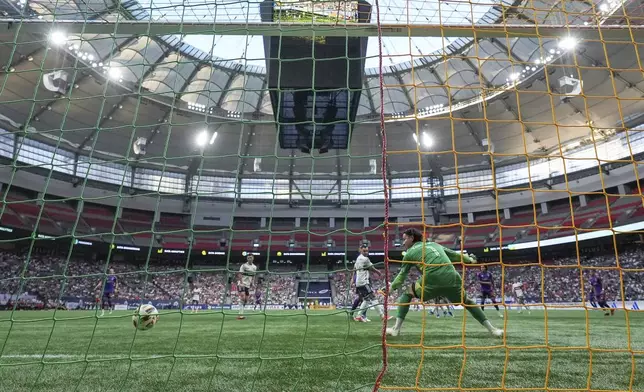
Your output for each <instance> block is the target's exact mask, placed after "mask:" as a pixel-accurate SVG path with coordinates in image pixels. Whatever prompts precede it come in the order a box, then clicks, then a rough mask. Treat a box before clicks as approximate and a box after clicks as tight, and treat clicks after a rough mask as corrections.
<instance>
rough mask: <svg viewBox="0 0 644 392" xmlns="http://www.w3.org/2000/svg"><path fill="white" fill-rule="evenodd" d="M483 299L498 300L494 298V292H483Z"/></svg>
mask: <svg viewBox="0 0 644 392" xmlns="http://www.w3.org/2000/svg"><path fill="white" fill-rule="evenodd" d="M481 298H482V299H483V300H485V299H487V298H489V299H496V298H495V296H494V291H481Z"/></svg>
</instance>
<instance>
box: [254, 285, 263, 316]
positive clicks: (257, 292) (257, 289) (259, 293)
mask: <svg viewBox="0 0 644 392" xmlns="http://www.w3.org/2000/svg"><path fill="white" fill-rule="evenodd" d="M257 306H259V309H260V310H261V309H262V289H261V288H260V287H255V306H253V310H255V309H257Z"/></svg>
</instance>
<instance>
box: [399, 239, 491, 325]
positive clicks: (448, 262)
mask: <svg viewBox="0 0 644 392" xmlns="http://www.w3.org/2000/svg"><path fill="white" fill-rule="evenodd" d="M403 241H404V242H403V247H404V248H405V249H406V250H407V253H405V256H404V258H403V264H402V267H401V268H400V272H399V273H398V276H396V278H395V279H394V281H393V282H392V283H391V286H390V290H396V289H398V288H400V287H402V285H403V284H404V283H405V279H407V275H408V274H409V270H410V269H411V267H412V266H416V268H418V270H419V271H420V272H421V274H422V276H421V278H420V280H419V281H416V282H415V283H414V284H412V285H411V286H410V287H409V290H408V291H407V292H405V293H404V294H403V295H401V296H400V298H398V301H396V302H397V303H398V315H397V317H396V325H395V326H394V327H393V328H387V335H391V336H398V335H399V334H400V328H401V327H402V324H403V322H404V321H405V316H407V312H409V304H410V302H411V300H412V298H414V297H415V298H418V299H419V300H420V302H424V301H428V300H430V299H435V298H439V297H445V298H447V299H448V300H449V302H451V303H454V304H460V303H462V304H464V305H465V308H466V309H467V310H468V312H470V314H471V315H472V316H474V318H475V319H476V321H478V322H479V323H481V324H482V325H483V326H484V327H485V328H486V329H487V330H488V331H490V333H491V334H492V335H494V336H497V337H502V336H503V330H502V329H498V328H495V327H494V326H492V324H491V323H490V321H489V320H488V319H487V317H485V313H483V311H482V310H481V309H480V308H478V307H476V303H475V302H474V301H472V300H471V299H469V298H467V296H466V295H465V293H464V292H463V288H462V286H463V283H462V280H461V275H460V274H459V273H458V272H457V271H456V268H454V265H452V263H453V262H461V261H463V262H464V263H475V262H476V258H475V257H474V256H473V255H472V256H470V255H466V254H461V253H459V252H455V251H453V250H451V249H447V248H444V247H443V246H441V245H439V244H437V243H435V242H431V241H426V242H425V241H423V235H422V233H421V232H420V231H418V230H417V229H407V230H406V231H405V232H404V233H403ZM421 261H422V262H421ZM416 262H418V264H415V263H416Z"/></svg>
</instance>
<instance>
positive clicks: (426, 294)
mask: <svg viewBox="0 0 644 392" xmlns="http://www.w3.org/2000/svg"><path fill="white" fill-rule="evenodd" d="M412 287H413V292H414V297H416V298H418V299H419V300H420V301H421V302H424V301H429V300H432V299H438V298H441V297H444V298H446V299H447V301H448V302H449V303H452V304H460V303H463V302H465V298H466V297H465V293H463V289H462V288H461V286H427V285H426V286H423V285H422V283H421V282H419V281H416V282H415V283H414V285H413V286H412Z"/></svg>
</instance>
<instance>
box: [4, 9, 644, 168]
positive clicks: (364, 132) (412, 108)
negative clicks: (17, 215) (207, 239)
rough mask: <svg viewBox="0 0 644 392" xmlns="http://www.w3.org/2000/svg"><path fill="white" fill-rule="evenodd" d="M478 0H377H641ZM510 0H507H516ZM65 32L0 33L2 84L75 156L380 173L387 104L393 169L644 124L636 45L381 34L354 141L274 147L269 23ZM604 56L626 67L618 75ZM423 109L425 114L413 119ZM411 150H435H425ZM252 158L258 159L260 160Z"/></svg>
mask: <svg viewBox="0 0 644 392" xmlns="http://www.w3.org/2000/svg"><path fill="white" fill-rule="evenodd" d="M471 3H472V5H470V4H467V5H463V4H464V3H460V2H456V3H454V4H449V2H438V1H433V2H427V1H425V2H420V1H417V2H414V1H411V2H406V1H402V0H388V1H386V2H384V3H382V4H381V7H382V10H383V20H384V21H387V22H399V23H401V24H408V23H438V22H440V21H442V22H443V23H453V24H458V23H462V24H464V25H468V24H470V25H471V23H472V20H473V21H474V22H476V23H479V24H485V23H499V22H502V21H504V22H505V23H508V24H534V23H536V24H538V25H548V24H560V23H562V18H563V17H564V16H565V17H566V20H565V23H568V24H570V25H584V24H591V25H593V24H597V23H610V24H622V23H623V19H624V18H623V17H620V15H624V14H625V13H626V14H628V15H629V16H631V17H632V16H639V15H641V14H642V12H641V9H640V8H639V7H640V6H639V5H638V3H639V2H637V1H631V2H626V4H625V6H624V9H622V8H621V5H619V4H617V3H618V2H612V3H611V4H612V8H610V9H604V8H600V3H603V2H600V1H594V2H593V1H570V0H567V1H566V2H565V7H566V13H565V14H564V13H563V12H562V11H560V9H561V7H562V3H561V2H559V1H557V2H552V1H546V0H544V1H536V0H535V1H532V0H531V1H529V2H526V3H525V4H523V3H524V2H522V1H515V2H514V5H518V6H519V7H518V8H511V9H508V8H506V9H505V10H506V11H505V12H502V7H499V6H498V5H497V6H493V7H490V6H489V3H490V1H489V0H486V1H485V2H483V1H480V2H478V1H471ZM479 3H487V4H488V5H482V4H479ZM498 3H500V2H498ZM503 3H504V4H505V5H506V6H507V5H510V4H511V2H510V1H509V0H504V1H503ZM613 3H615V4H613ZM206 4H208V8H206V6H205V5H206ZM439 4H440V7H441V12H440V18H439V17H438V14H437V11H436V9H437V7H438V5H439ZM0 5H1V6H2V10H4V11H5V13H6V15H8V16H18V15H20V14H21V13H24V14H28V15H29V16H28V17H29V18H34V19H44V20H47V19H50V20H53V19H54V15H55V16H56V19H76V20H85V19H92V20H105V21H108V22H112V23H117V22H118V21H119V20H123V19H124V18H127V19H140V20H149V19H150V18H152V19H154V20H168V21H172V20H174V21H175V22H176V20H177V18H179V17H180V16H182V17H183V18H184V20H197V19H200V18H202V19H203V18H208V19H209V20H212V19H213V18H214V19H215V20H237V21H245V20H247V19H250V20H254V19H257V18H258V17H257V11H256V8H257V3H248V2H240V3H232V4H228V3H226V4H225V5H224V4H222V5H220V6H215V7H213V6H212V2H210V3H204V2H199V3H197V2H195V3H186V2H180V3H179V2H176V1H175V0H165V2H162V3H159V2H156V1H155V2H149V1H147V0H143V1H141V2H136V1H129V2H124V3H117V2H115V3H110V2H109V1H107V2H103V1H92V2H84V3H80V2H73V1H66V2H65V1H57V2H54V1H51V0H43V1H38V2H36V1H34V2H29V3H28V4H27V3H26V2H25V1H24V0H17V1H15V2H9V1H8V0H0ZM407 5H408V6H407ZM523 5H525V8H524V7H523ZM405 7H407V8H405ZM593 7H594V8H593ZM421 8H422V11H419V10H418V9H421ZM536 9H549V10H551V11H550V12H542V11H536ZM593 10H596V11H597V12H596V13H595V12H594V11H593ZM407 15H413V17H411V16H407ZM253 18H254V19H253ZM423 19H424V20H423ZM56 33H57V34H58V35H59V36H58V39H59V42H54V40H52V37H51V36H50V37H43V36H39V35H37V34H33V33H29V32H22V33H21V32H20V30H19V29H13V30H9V31H4V32H2V33H1V34H0V40H1V41H2V42H4V43H5V44H3V45H2V46H0V58H3V59H10V60H8V61H7V63H6V66H5V71H4V73H5V78H3V85H2V90H1V91H0V115H1V116H0V124H1V125H2V127H4V128H6V129H8V130H11V131H14V130H19V129H21V126H22V125H24V124H28V127H27V131H28V136H29V137H30V138H33V139H36V140H40V141H45V142H47V143H49V144H53V145H55V146H58V148H61V149H66V150H71V151H74V152H76V153H78V154H79V155H80V156H84V155H89V154H91V155H92V156H93V157H96V158H101V159H111V160H115V159H119V158H120V157H124V156H125V157H128V159H129V160H130V161H132V162H136V164H137V165H139V166H142V167H145V166H150V167H156V168H157V169H163V170H169V171H184V172H185V171H188V172H189V173H195V172H196V171H197V169H203V170H204V173H208V172H209V173H211V174H214V175H229V176H234V175H237V173H239V172H240V171H243V172H244V173H246V175H247V176H253V175H254V176H261V175H262V174H264V175H267V176H269V177H273V173H277V174H276V175H277V176H279V177H283V178H287V177H289V176H293V177H300V178H310V177H311V176H312V175H313V176H316V177H317V176H320V178H322V176H324V177H328V178H337V177H338V175H340V176H342V177H345V176H347V175H350V176H351V177H352V178H353V177H358V178H359V177H379V176H380V174H377V175H375V176H374V175H373V174H370V173H371V171H372V169H371V167H372V164H371V162H370V160H371V159H377V160H378V163H377V168H378V169H377V171H378V173H380V157H381V153H382V142H381V137H380V127H379V125H378V121H379V113H380V110H381V107H383V106H384V112H385V114H386V116H387V118H388V120H390V122H389V123H388V124H387V128H386V129H387V139H388V145H387V150H388V152H389V153H390V154H389V158H388V163H389V167H388V171H389V173H390V175H391V176H392V177H396V176H407V177H418V172H419V168H421V169H422V170H423V171H428V170H430V169H433V171H434V173H436V172H438V171H441V172H443V173H449V172H452V171H453V170H454V168H455V167H458V168H459V170H461V171H463V170H474V169H485V168H489V167H490V164H491V163H494V164H499V163H502V162H506V163H510V162H516V161H519V162H524V163H526V162H527V159H526V157H527V156H526V154H531V155H533V156H531V157H530V158H529V159H531V160H532V159H536V158H537V157H538V156H547V155H548V154H549V153H551V152H552V151H553V150H556V151H558V147H559V146H560V145H561V146H565V145H567V144H574V145H576V146H577V145H580V144H581V145H583V144H584V142H585V141H588V140H591V138H593V139H594V140H595V141H598V140H599V139H601V138H604V137H609V136H611V135H612V134H614V132H615V131H619V130H621V129H623V128H624V127H629V126H633V125H638V124H639V123H640V121H639V117H638V116H639V115H640V114H641V113H642V112H643V109H644V104H643V102H644V101H642V100H640V98H641V97H642V96H643V95H644V84H643V83H642V77H641V70H640V67H639V65H638V64H639V63H638V61H640V59H639V57H638V53H637V52H636V45H635V44H633V43H626V44H623V43H622V44H614V43H605V44H602V43H600V42H583V43H580V44H579V45H577V46H576V47H575V46H574V45H570V44H569V42H567V41H566V39H567V37H561V38H560V39H551V38H540V39H535V38H507V39H495V38H485V39H478V40H472V39H469V38H468V39H466V38H413V39H411V41H410V40H408V39H406V38H386V39H385V40H384V42H383V54H384V55H385V56H386V57H385V65H386V67H385V69H384V84H385V88H384V102H382V100H381V99H380V92H379V76H378V72H377V69H374V68H373V67H374V64H375V63H374V61H376V59H375V58H374V57H373V55H374V53H375V52H377V46H376V45H377V44H376V43H375V42H374V40H373V39H372V40H370V45H369V50H368V54H369V55H370V56H372V57H371V58H370V59H369V60H368V61H367V67H366V69H365V75H366V78H365V83H364V89H363V93H362V98H361V101H360V108H359V110H358V121H359V124H357V125H356V127H355V129H354V133H353V139H352V143H351V146H350V149H349V150H348V151H346V152H345V151H340V152H339V155H338V156H336V154H335V152H330V153H328V154H325V155H321V156H316V157H315V159H310V156H309V155H307V154H302V153H301V152H298V151H290V150H289V151H284V150H280V149H279V148H278V147H277V134H276V130H275V127H274V125H273V124H272V121H273V117H272V109H271V103H270V100H269V99H268V95H267V91H266V84H265V77H264V67H263V65H262V61H263V54H262V50H261V49H262V46H261V45H262V43H261V37H253V36H238V37H234V36H226V37H221V36H214V37H212V36H208V35H206V36H185V37H180V36H154V37H146V36H136V37H135V36H123V35H116V36H111V35H95V34H91V35H90V34H84V35H82V37H81V36H78V35H66V34H65V32H64V31H61V32H56ZM213 42H214V45H213ZM14 43H16V45H14ZM403 43H404V45H403ZM443 43H444V44H443ZM443 46H445V50H442V48H443ZM14 50H15V51H14ZM410 55H411V56H413V57H410ZM544 64H548V67H547V71H548V72H544ZM607 64H610V66H611V67H612V69H614V70H619V71H616V72H613V73H612V74H611V72H610V70H609V69H608V68H607ZM61 70H62V71H64V72H65V73H66V74H67V79H68V80H67V83H68V84H69V85H70V86H71V88H70V89H69V92H66V91H65V90H64V89H61V90H60V91H52V90H55V89H56V87H55V86H54V88H51V87H52V86H49V85H47V84H46V83H45V82H44V79H43V75H46V74H48V75H49V74H51V73H52V72H56V71H61ZM629 71H632V72H629ZM611 75H612V76H611ZM53 76H54V77H55V76H56V75H53ZM564 76H569V77H572V78H580V79H581V80H582V81H583V89H584V95H585V97H584V96H580V95H576V96H572V97H569V98H567V99H562V97H561V96H559V95H558V94H564V93H566V91H565V89H566V88H570V87H569V86H561V85H560V80H562V78H563V77H564ZM515 86H516V87H518V88H516V89H515ZM483 101H486V102H487V103H486V104H483V103H482V102H483ZM552 108H554V109H552ZM414 115H415V116H417V117H418V118H420V120H418V121H414V120H413V119H412V120H409V118H410V117H413V116H414ZM622 119H627V120H628V123H626V124H624V123H623V122H622ZM246 120H253V121H252V122H251V121H246ZM589 121H590V122H589ZM555 124H556V125H555ZM591 126H592V128H591ZM97 129H100V131H98V132H97ZM204 129H206V130H208V132H209V135H212V133H214V132H217V136H216V141H215V143H213V144H208V145H206V147H205V149H204V150H203V157H204V159H203V160H202V159H201V149H200V148H198V147H197V146H196V145H195V138H196V137H197V135H198V134H200V133H201V132H202V131H203V130H204ZM592 129H594V131H595V132H592ZM416 132H418V134H419V135H420V136H421V137H422V135H423V133H425V132H426V133H427V135H428V136H427V139H429V140H431V146H429V143H427V145H424V143H422V142H421V143H417V142H416V141H414V139H413V138H412V134H413V133H416ZM140 137H143V138H146V140H147V142H148V144H147V153H146V154H145V155H144V156H138V155H136V154H135V153H134V152H133V151H132V144H133V141H135V140H137V139H138V138H140ZM419 144H420V145H419ZM489 148H492V149H493V151H494V153H495V159H494V162H490V160H489V154H487V151H488V149H489ZM417 149H418V150H420V151H421V152H434V153H437V152H440V154H431V155H430V154H418V153H417V152H416V150H417ZM455 151H456V152H458V153H459V154H454V152H455ZM347 154H349V155H350V156H346V155H347ZM239 157H242V158H239ZM258 157H261V158H262V160H261V163H260V168H259V170H258V171H255V170H254V163H255V158H258ZM615 158H617V157H615Z"/></svg>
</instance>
